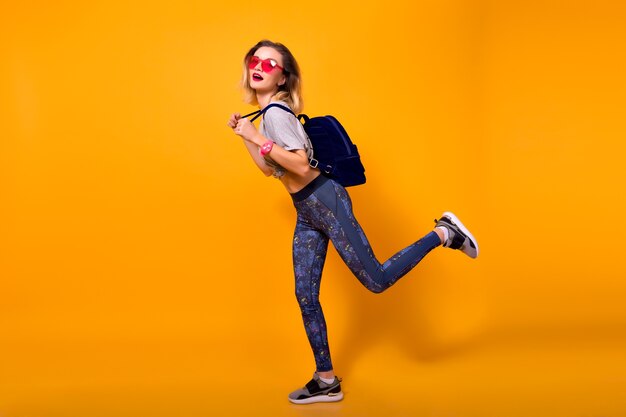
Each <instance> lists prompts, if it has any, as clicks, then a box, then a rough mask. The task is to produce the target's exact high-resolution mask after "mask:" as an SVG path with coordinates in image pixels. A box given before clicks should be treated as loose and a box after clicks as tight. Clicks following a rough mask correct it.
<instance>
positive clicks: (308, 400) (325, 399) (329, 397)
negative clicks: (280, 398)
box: [288, 392, 343, 404]
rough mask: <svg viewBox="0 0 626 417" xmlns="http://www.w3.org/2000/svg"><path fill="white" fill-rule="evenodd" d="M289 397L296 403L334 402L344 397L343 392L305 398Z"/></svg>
mask: <svg viewBox="0 0 626 417" xmlns="http://www.w3.org/2000/svg"><path fill="white" fill-rule="evenodd" d="M288 399H289V401H290V402H292V403H294V404H313V403H333V402H335V401H341V400H342V399H343V392H340V393H338V394H336V395H328V394H326V395H316V396H314V397H310V398H305V399H303V400H292V399H291V398H288Z"/></svg>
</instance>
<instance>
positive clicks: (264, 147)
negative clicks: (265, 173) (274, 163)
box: [259, 140, 274, 156]
mask: <svg viewBox="0 0 626 417" xmlns="http://www.w3.org/2000/svg"><path fill="white" fill-rule="evenodd" d="M273 147H274V142H272V141H271V140H268V141H267V142H265V143H264V144H263V145H261V147H260V148H259V153H260V154H261V156H265V155H267V154H268V153H270V152H271V151H272V148H273Z"/></svg>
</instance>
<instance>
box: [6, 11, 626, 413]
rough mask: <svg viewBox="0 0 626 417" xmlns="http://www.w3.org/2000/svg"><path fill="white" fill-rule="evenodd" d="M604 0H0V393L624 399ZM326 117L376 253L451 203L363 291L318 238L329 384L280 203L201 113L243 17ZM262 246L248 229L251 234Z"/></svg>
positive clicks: (228, 402)
mask: <svg viewBox="0 0 626 417" xmlns="http://www.w3.org/2000/svg"><path fill="white" fill-rule="evenodd" d="M624 21H626V8H625V6H624V3H623V2H621V1H604V0H600V1H595V2H579V1H554V0H549V1H539V0H530V1H528V0H526V1H521V0H514V1H501V2H497V1H488V0H482V1H480V0H476V1H463V0H450V1H441V2H436V1H435V2H434V1H425V0H419V1H408V0H407V1H398V0H392V1H387V2H374V3H368V2H335V1H327V0H321V1H316V2H305V3H296V2H292V3H284V2H275V1H274V2H257V1H254V2H253V1H248V0H244V1H243V2H236V3H232V2H231V3H229V2H225V3H221V4H215V3H213V2H200V1H183V2H147V1H140V2H131V3H129V4H126V3H125V2H121V1H117V2H116V1H114V2H110V1H100V0H97V1H92V2H77V1H69V0H68V1H58V2H43V1H39V2H37V1H34V2H22V3H19V2H10V3H8V2H5V4H3V5H2V7H1V9H0V45H1V46H0V48H1V49H0V199H1V200H0V274H1V281H0V300H1V301H0V416H2V417H27V416H28V417H33V416H90V417H93V416H165V415H168V416H171V415H177V416H206V415H233V416H255V415H272V416H281V415H285V416H321V415H354V416H369V415H389V416H417V415H425V416H517V415H519V416H531V415H532V416H543V415H545V416H624V415H626V396H625V395H624V393H625V392H626V356H625V355H624V352H625V348H626V308H625V307H624V299H625V295H626V279H625V278H626V267H625V266H624V265H625V264H624V262H623V261H622V257H623V254H622V248H623V246H624V240H625V239H626V228H625V226H624V221H623V215H624V213H625V211H626V210H625V209H626V207H625V200H626V199H625V197H624V179H625V176H626V175H625V174H624V165H625V162H626V161H625V155H626V152H625V151H626V146H625V145H624V139H625V138H626V128H625V125H624V120H625V119H626V118H625V116H626V101H625V99H624V97H626V81H625V80H626V78H625V77H624V74H625V73H626V64H625V54H624V52H625V51H624V44H625V42H626V31H625V30H624V29H623V27H624ZM262 38H269V39H272V40H276V41H280V42H283V43H285V44H286V45H288V46H289V48H290V49H291V50H292V52H293V53H294V54H295V56H296V57H297V59H298V60H299V63H300V65H301V67H302V69H303V77H304V93H305V112H306V113H308V114H310V115H319V114H326V113H330V114H334V115H336V116H338V117H339V118H340V120H341V121H342V122H343V123H344V125H345V126H346V128H347V130H348V132H349V133H350V134H351V136H352V138H353V140H354V141H355V142H356V143H357V144H358V146H359V149H360V151H361V154H362V158H363V161H364V163H365V166H366V169H367V175H368V182H367V184H366V185H364V186H360V187H355V188H352V189H351V190H350V192H351V195H352V198H353V201H354V204H355V212H356V214H357V217H358V218H359V219H360V221H361V224H362V226H363V227H364V229H365V231H366V232H367V233H368V237H369V239H370V241H371V242H372V244H373V247H374V250H375V251H376V254H377V255H378V256H379V258H381V259H386V257H388V256H390V255H391V254H393V253H394V252H395V251H396V250H398V249H400V248H401V247H404V246H405V245H407V244H409V243H411V242H412V241H413V240H415V239H416V238H418V237H421V236H422V235H423V234H425V233H426V232H427V231H429V230H430V228H431V227H432V225H433V223H432V219H433V218H435V217H438V216H439V215H440V213H441V212H442V211H444V210H453V211H455V212H456V214H458V215H459V217H460V218H462V219H463V220H464V222H465V223H466V224H467V225H468V226H469V227H470V229H471V230H472V232H473V233H474V234H475V236H476V237H477V238H478V240H479V243H480V245H481V250H482V253H481V256H480V257H479V258H478V260H476V261H471V260H470V259H469V258H466V257H464V256H462V255H461V254H458V253H453V252H451V251H448V250H443V249H438V250H436V251H435V252H433V253H432V254H431V255H429V257H428V258H427V259H426V260H425V261H424V262H423V263H422V264H420V266H419V267H418V268H417V269H416V270H415V271H413V272H411V273H410V274H409V275H408V276H406V277H405V278H404V279H403V280H402V281H400V282H399V283H398V284H396V286H394V287H393V288H392V289H390V290H389V291H388V292H386V293H384V294H382V295H374V294H371V293H369V292H367V291H366V290H365V289H364V288H363V287H362V286H360V284H359V283H358V281H357V280H356V279H355V278H354V277H353V276H351V275H350V273H349V272H348V270H347V268H345V266H344V265H343V264H342V263H341V262H340V260H339V259H338V257H337V255H336V253H335V252H334V251H332V250H331V253H330V255H329V260H328V262H327V268H326V273H325V276H324V280H323V282H324V285H323V289H322V302H323V305H324V307H325V313H326V317H327V320H328V324H329V333H330V342H331V349H332V353H333V355H334V362H335V366H336V371H337V373H338V374H339V375H340V376H342V377H343V378H344V384H343V385H344V392H345V394H346V397H345V400H344V401H343V402H341V403H338V404H330V405H329V404H317V405H313V406H309V407H302V406H293V405H290V404H289V403H288V402H287V401H286V394H287V393H288V392H289V391H291V390H292V389H295V388H297V387H298V386H300V385H302V384H304V383H305V382H306V381H307V380H308V379H309V378H310V374H311V373H312V371H313V360H312V355H311V353H310V350H309V347H308V344H307V342H306V337H305V334H304V330H303V328H302V324H301V319H300V316H299V310H298V307H297V304H296V301H295V299H294V297H293V282H292V281H293V279H292V272H291V255H290V245H291V234H292V230H293V225H294V220H295V219H294V210H293V207H292V206H291V202H290V199H289V197H288V195H287V194H286V193H285V191H284V189H283V188H282V186H281V185H280V183H279V182H278V181H275V180H273V179H271V178H270V179H267V178H265V177H263V175H262V174H261V173H260V172H259V171H258V170H257V168H256V167H254V166H253V164H252V163H251V161H250V160H249V157H248V156H247V155H246V152H245V149H244V147H243V146H242V145H241V143H240V139H239V138H237V137H235V136H234V135H233V134H232V132H230V131H229V129H228V128H227V127H226V121H227V119H228V116H229V114H230V113H232V112H235V111H241V112H244V111H248V110H252V108H251V107H250V106H247V105H244V104H243V103H242V101H241V96H240V92H239V90H238V81H239V77H240V61H241V58H242V57H243V55H244V54H245V52H246V51H247V50H248V48H250V47H251V46H252V45H253V44H254V43H255V42H256V41H258V40H260V39H262ZM263 253H269V260H268V259H267V256H262V254H263Z"/></svg>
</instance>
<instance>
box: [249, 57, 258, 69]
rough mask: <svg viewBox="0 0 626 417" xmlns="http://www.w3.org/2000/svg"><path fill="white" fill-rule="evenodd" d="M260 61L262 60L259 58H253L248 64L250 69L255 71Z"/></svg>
mask: <svg viewBox="0 0 626 417" xmlns="http://www.w3.org/2000/svg"><path fill="white" fill-rule="evenodd" d="M259 61H260V59H259V57H258V56H253V57H252V58H250V62H248V68H250V69H254V68H255V67H256V66H257V65H259Z"/></svg>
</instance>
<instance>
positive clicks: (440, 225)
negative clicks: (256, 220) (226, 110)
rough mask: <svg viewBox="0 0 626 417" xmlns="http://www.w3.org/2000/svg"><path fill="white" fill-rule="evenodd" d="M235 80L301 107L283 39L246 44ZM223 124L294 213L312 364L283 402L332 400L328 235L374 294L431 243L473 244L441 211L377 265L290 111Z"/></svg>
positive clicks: (261, 95) (264, 96) (255, 100)
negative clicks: (326, 306) (256, 121)
mask: <svg viewBox="0 0 626 417" xmlns="http://www.w3.org/2000/svg"><path fill="white" fill-rule="evenodd" d="M242 86H243V89H244V91H245V93H246V101H247V102H248V103H250V104H253V105H258V106H259V108H261V109H263V108H265V107H266V106H267V105H268V104H269V103H270V102H278V103H280V104H282V105H285V106H288V107H290V108H291V109H292V110H293V112H294V113H296V114H297V113H299V112H300V111H301V110H302V98H301V91H300V70H299V67H298V64H297V63H296V60H295V59H294V57H293V55H292V54H291V52H290V51H289V50H288V49H287V48H286V47H285V46H284V45H281V44H279V43H274V42H271V41H267V40H264V41H261V42H259V43H257V44H256V45H255V46H253V47H252V49H250V50H249V51H248V53H247V54H246V56H245V58H244V68H243V78H242ZM228 126H229V127H231V128H232V129H233V131H234V133H235V134H237V135H239V136H241V137H242V138H243V144H244V145H245V146H246V148H247V150H248V152H249V153H250V156H251V157H252V160H253V161H254V163H255V164H256V165H257V166H258V167H259V169H260V170H261V171H262V172H263V173H264V174H265V175H267V176H269V175H273V176H274V177H276V178H278V179H279V180H280V181H281V182H282V183H283V185H284V186H285V188H286V189H287V191H288V192H289V193H290V194H291V197H292V199H293V203H294V206H295V208H296V212H297V223H296V229H295V233H294V237H293V265H294V273H295V280H296V297H297V299H298V303H299V305H300V310H301V312H302V318H303V320H304V327H305V330H306V334H307V337H308V339H309V343H310V345H311V348H312V350H313V355H314V357H315V363H316V371H315V373H314V374H313V379H312V380H311V381H309V382H308V383H307V384H306V386H304V387H303V388H301V389H299V390H296V391H294V392H292V393H291V394H289V401H291V402H293V403H297V404H308V403H314V402H332V401H340V400H341V399H342V398H343V393H342V392H341V385H340V380H339V378H337V377H336V376H335V374H334V372H333V366H332V362H331V357H330V352H329V348H328V339H327V335H326V322H325V321H324V315H323V313H322V308H321V306H320V303H319V288H320V282H321V276H322V269H323V266H324V260H325V258H326V251H327V248H328V241H329V240H331V241H332V242H333V245H334V247H335V248H336V249H337V251H338V252H339V255H340V256H341V258H342V259H343V260H344V262H345V263H346V265H347V266H348V267H349V268H350V270H351V271H352V272H353V273H354V275H355V276H356V277H357V278H358V279H359V281H361V283H362V284H363V285H364V286H365V287H366V288H367V289H369V290H370V291H373V292H375V293H380V292H382V291H384V290H386V289H387V288H389V287H390V286H392V285H393V284H394V283H395V282H396V281H397V280H398V279H400V278H401V277H402V276H403V275H405V274H406V273H407V272H409V271H410V270H411V269H413V268H414V267H415V266H416V265H417V264H418V262H420V261H421V260H422V258H423V257H424V256H425V255H426V254H428V253H429V252H430V251H431V250H433V249H434V248H436V247H437V246H440V245H443V246H444V247H448V248H452V249H459V250H461V251H462V252H463V253H465V254H467V255H468V256H470V257H472V258H475V257H476V256H478V244H477V243H476V240H475V239H474V237H473V236H472V234H471V233H470V232H469V231H468V230H467V229H466V228H465V226H464V225H463V224H462V223H461V222H460V221H459V219H458V218H457V217H456V216H455V215H454V214H452V213H449V212H446V213H444V214H443V216H442V217H441V218H440V219H439V220H438V221H436V225H435V228H434V230H433V231H431V232H430V233H428V234H427V235H426V236H424V237H423V238H422V239H420V240H418V241H417V242H415V243H413V244H412V245H410V246H408V247H406V248H404V249H402V250H401V251H400V252H398V253H397V254H395V255H394V256H392V257H391V258H390V259H389V260H387V261H386V262H385V263H383V264H381V263H380V262H378V260H377V259H376V257H375V256H374V253H373V252H372V249H371V247H370V245H369V243H368V241H367V238H366V237H365V234H364V233H363V230H362V229H361V227H360V226H359V223H358V222H357V221H356V219H355V218H354V215H353V213H352V205H351V201H350V197H349V196H348V193H347V192H346V190H345V189H344V188H343V187H342V186H341V185H339V184H338V183H336V182H335V181H333V180H332V179H329V178H327V177H326V176H324V175H320V171H319V170H318V169H317V168H312V167H311V166H309V158H311V157H312V155H313V150H312V148H311V143H310V141H309V139H308V138H307V135H306V133H305V131H304V128H303V126H302V125H301V124H300V122H299V121H298V119H297V118H295V117H294V116H293V115H292V114H290V113H289V112H286V111H284V110H283V109H280V108H276V107H272V108H270V109H268V110H267V112H266V113H265V114H264V116H263V120H262V121H261V123H260V126H259V129H258V130H257V129H256V127H255V126H254V125H253V124H252V123H251V122H250V121H249V120H248V119H246V118H242V117H241V115H240V114H239V113H235V114H233V115H232V116H231V117H230V120H229V121H228Z"/></svg>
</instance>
